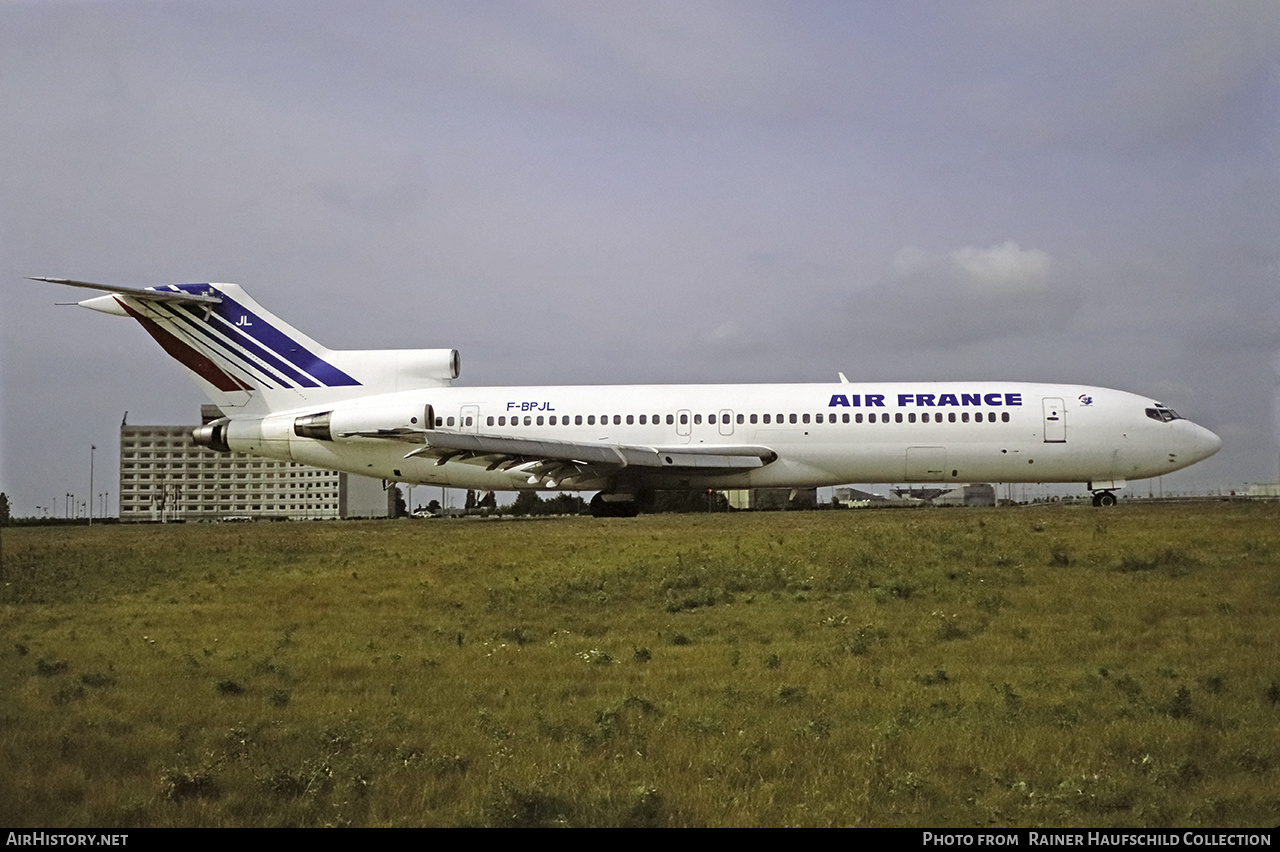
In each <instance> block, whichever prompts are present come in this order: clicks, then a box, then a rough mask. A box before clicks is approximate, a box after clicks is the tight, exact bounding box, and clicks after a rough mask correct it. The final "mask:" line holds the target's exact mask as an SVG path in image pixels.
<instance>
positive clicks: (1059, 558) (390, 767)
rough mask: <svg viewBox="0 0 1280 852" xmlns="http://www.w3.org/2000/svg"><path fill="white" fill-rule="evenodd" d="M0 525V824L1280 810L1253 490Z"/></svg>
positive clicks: (1046, 818)
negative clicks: (916, 506)
mask: <svg viewBox="0 0 1280 852" xmlns="http://www.w3.org/2000/svg"><path fill="white" fill-rule="evenodd" d="M3 548H4V560H5V561H4V571H5V578H4V579H5V585H4V586H3V599H2V600H0V623H2V624H3V635H4V638H5V641H4V643H3V646H0V696H3V697H0V767H2V769H0V824H3V825H10V826H19V825H40V826H46V827H55V826H101V827H115V826H120V827H145V826H206V825H208V826H245V825H253V826H257V825H267V826H274V825H362V826H363V825H373V826H380V825H708V826H718V825H733V826H749V825H848V826H857V825H922V826H978V827H986V826H1071V825H1088V826H1166V825H1180V826H1241V827H1243V826H1272V825H1275V824H1276V819H1277V804H1276V803H1277V796H1276V791H1277V790H1280V660H1278V659H1277V651H1278V650H1280V618H1277V612H1278V606H1277V605H1278V604H1280V507H1277V506H1275V505H1249V504H1227V503H1204V504H1199V505H1164V506H1159V505H1150V506H1141V505H1132V504H1130V505H1122V506H1119V507H1116V508H1114V509H1106V510H1099V509H1092V508H1088V507H1062V506H1057V507H1044V508H1038V509H1036V508H1022V509H989V510H988V509H965V510H958V509H957V510H920V511H844V512H834V511H832V512H808V513H769V514H732V515H708V516H690V515H685V516H648V517H641V518H638V519H634V520H591V519H585V518H583V519H578V518H572V519H558V520H538V521H419V522H408V521H384V522H368V523H354V522H352V523H310V524H308V523H295V524H254V525H249V524H244V525H221V526H218V525H208V526H205V525H199V526H197V525H187V526H181V525H177V526H168V527H163V528H161V527H125V526H95V527H93V528H84V527H76V528H40V527H31V528H10V529H6V530H5V531H4V540H3Z"/></svg>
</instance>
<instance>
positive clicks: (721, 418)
mask: <svg viewBox="0 0 1280 852" xmlns="http://www.w3.org/2000/svg"><path fill="white" fill-rule="evenodd" d="M996 414H997V413H996V412H994V411H975V412H972V414H971V413H970V412H968V411H961V412H955V411H948V412H946V420H945V422H947V423H969V422H971V421H972V422H974V423H983V422H986V423H995V422H996V421H997V419H998V420H999V421H1000V422H1002V423H1008V422H1009V412H1007V411H1001V412H999V418H997V416H996ZM731 416H732V417H733V418H734V420H733V422H735V423H737V424H738V425H740V426H741V425H744V424H747V423H750V424H751V425H759V424H763V425H766V426H768V425H773V424H775V423H776V424H796V425H803V424H808V423H829V424H834V423H862V422H864V420H863V417H864V415H863V414H862V413H861V412H859V413H857V414H849V413H848V412H842V413H841V414H839V415H836V414H834V413H831V414H823V413H821V412H819V413H818V414H813V415H810V414H737V415H729V414H708V415H706V422H707V423H708V424H709V425H712V426H714V425H717V423H718V422H729V418H730V417H731ZM865 417H866V419H865V422H867V423H877V422H879V423H904V422H905V423H916V422H920V423H930V422H933V423H942V422H944V420H943V412H941V411H938V412H934V413H933V414H932V418H931V416H930V412H928V411H924V412H920V413H919V414H917V413H916V412H914V411H909V412H907V413H906V414H905V415H904V414H903V413H902V412H901V411H899V412H895V413H894V414H893V415H892V419H891V415H890V414H889V413H888V412H883V413H881V414H880V415H879V419H877V415H876V413H875V412H871V413H869V414H867V415H865ZM509 419H510V424H508V417H507V416H506V415H505V414H502V415H497V416H496V417H495V416H494V415H492V414H490V415H489V416H488V417H486V418H485V425H486V426H507V425H511V426H520V425H522V424H523V425H525V426H570V425H573V426H584V425H585V426H595V425H597V423H598V424H599V425H601V426H608V425H609V424H610V423H612V424H613V425H614V426H621V425H623V424H624V423H625V424H626V425H628V426H633V425H636V424H639V425H640V426H647V425H650V424H652V425H654V426H658V425H662V424H663V423H664V422H665V424H666V425H668V426H674V425H675V424H676V422H677V421H679V423H680V425H681V426H687V425H689V422H690V415H689V414H688V413H681V414H679V415H675V414H667V415H662V414H653V415H648V414H638V415H637V414H625V415H624V414H601V415H600V416H599V418H598V419H597V417H596V415H594V414H587V415H582V414H575V415H573V418H572V420H570V416H569V415H568V414H565V415H555V414H552V415H542V414H538V415H532V414H525V415H523V416H521V415H518V414H513V415H512V416H511V417H510V418H509ZM465 421H466V422H465V423H464V424H463V425H466V426H470V425H472V424H471V418H470V417H467V418H465ZM692 421H693V425H694V426H700V425H702V423H703V416H702V415H701V414H694V415H692ZM458 422H459V419H458V418H454V417H437V418H436V426H437V427H440V426H453V425H455V424H456V423H458Z"/></svg>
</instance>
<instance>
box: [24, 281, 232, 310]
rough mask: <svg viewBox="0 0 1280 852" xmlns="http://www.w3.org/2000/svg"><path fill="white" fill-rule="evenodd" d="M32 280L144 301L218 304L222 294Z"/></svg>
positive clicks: (84, 282) (87, 282) (90, 282)
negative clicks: (116, 294)
mask: <svg viewBox="0 0 1280 852" xmlns="http://www.w3.org/2000/svg"><path fill="white" fill-rule="evenodd" d="M30 280H31V281H48V282H49V283H50V284H65V285H66V286H68V287H81V288H83V289H85V290H99V291H101V292H103V293H119V294H121V295H122V296H131V297H132V298H134V299H140V300H142V301H144V302H188V303H190V302H195V303H198V304H207V305H218V304H221V303H222V297H221V296H215V295H214V294H213V292H212V291H211V292H209V293H186V292H183V291H181V290H151V289H143V288H141V287H117V286H115V285H113V284H94V283H93V282H92V281H72V280H71V279H69V278H41V277H31V278H30Z"/></svg>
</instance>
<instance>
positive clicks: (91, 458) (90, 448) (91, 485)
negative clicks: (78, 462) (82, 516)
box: [89, 444, 98, 526]
mask: <svg viewBox="0 0 1280 852" xmlns="http://www.w3.org/2000/svg"><path fill="white" fill-rule="evenodd" d="M97 449H98V445H97V444H90V445H89V526H93V454H94V452H95V451H96V450H97Z"/></svg>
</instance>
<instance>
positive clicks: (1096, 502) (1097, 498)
mask: <svg viewBox="0 0 1280 852" xmlns="http://www.w3.org/2000/svg"><path fill="white" fill-rule="evenodd" d="M1101 505H1102V495H1101V494H1095V495H1093V506H1094V508H1095V509H1096V508H1097V507H1099V506H1101Z"/></svg>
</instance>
